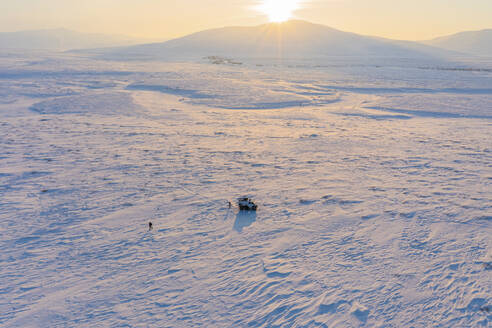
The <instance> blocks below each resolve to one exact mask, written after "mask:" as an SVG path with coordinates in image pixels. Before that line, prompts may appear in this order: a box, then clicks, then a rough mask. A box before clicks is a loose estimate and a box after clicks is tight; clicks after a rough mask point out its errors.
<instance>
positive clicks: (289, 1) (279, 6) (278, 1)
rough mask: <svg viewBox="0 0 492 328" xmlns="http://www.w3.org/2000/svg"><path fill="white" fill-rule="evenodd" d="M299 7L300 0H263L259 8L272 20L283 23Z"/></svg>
mask: <svg viewBox="0 0 492 328" xmlns="http://www.w3.org/2000/svg"><path fill="white" fill-rule="evenodd" d="M297 9H299V0H263V3H262V4H261V5H259V6H258V10H259V11H260V12H262V13H263V14H265V15H267V16H268V18H269V19H270V22H275V23H281V22H285V21H287V20H289V19H290V18H291V17H292V13H293V12H294V11H296V10H297Z"/></svg>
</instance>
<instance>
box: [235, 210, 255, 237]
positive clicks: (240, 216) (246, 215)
mask: <svg viewBox="0 0 492 328" xmlns="http://www.w3.org/2000/svg"><path fill="white" fill-rule="evenodd" d="M255 222H256V211H239V212H238V213H237V215H236V221H234V230H236V231H237V232H239V233H241V232H243V229H244V228H247V227H249V226H250V225H252V224H253V223H255Z"/></svg>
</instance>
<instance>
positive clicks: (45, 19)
mask: <svg viewBox="0 0 492 328" xmlns="http://www.w3.org/2000/svg"><path fill="white" fill-rule="evenodd" d="M259 5H261V0H179V1H176V0H138V1H137V0H84V1H73V0H15V1H0V31H3V32H7V31H18V30H25V29H41V28H59V27H64V28H68V29H73V30H77V31H81V32H96V33H107V34H126V35H131V36H136V37H144V38H152V39H156V40H159V39H160V40H164V39H169V38H173V37H178V36H182V35H185V34H189V33H192V32H197V31H200V30H204V29H208V28H214V27H222V26H229V25H256V24H261V23H266V22H267V21H268V17H267V16H266V15H265V14H263V13H260V12H259V11H258V10H256V9H257V8H258V6H259ZM294 14H295V17H296V18H299V19H305V20H308V21H311V22H315V23H321V24H324V25H328V26H331V27H334V28H337V29H341V30H344V31H349V32H355V33H359V34H366V35H376V36H382V37H389V38H396V39H407V40H421V39H428V38H432V37H436V36H441V35H446V34H451V33H455V32H458V31H463V30H477V29H485V28H492V18H491V17H492V1H491V0H466V1H464V0H412V1H406V0H305V1H304V2H303V3H302V4H301V8H300V9H299V10H297V11H296V12H295V13H294Z"/></svg>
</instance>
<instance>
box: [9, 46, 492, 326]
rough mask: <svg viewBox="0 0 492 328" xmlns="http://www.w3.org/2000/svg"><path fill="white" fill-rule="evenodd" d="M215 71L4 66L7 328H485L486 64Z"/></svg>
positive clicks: (490, 115)
mask: <svg viewBox="0 0 492 328" xmlns="http://www.w3.org/2000/svg"><path fill="white" fill-rule="evenodd" d="M224 63H225V65H214V64H212V63H210V62H209V61H208V60H206V59H203V60H201V61H197V62H189V63H163V62H160V63H159V62H111V61H103V60H95V59H88V58H83V57H81V56H78V55H75V54H68V53H67V54H48V53H32V54H29V53H23V54H20V53H13V52H11V53H6V52H4V53H2V54H1V56H0V249H1V252H0V326H2V327H491V325H492V60H491V61H487V60H484V61H483V62H481V63H480V64H470V63H464V64H463V63H462V64H452V63H442V64H436V63H421V62H412V61H411V60H410V61H396V60H388V59H381V60H374V61H370V60H365V59H361V58H331V59H326V60H324V61H322V62H321V61H317V62H315V61H312V62H311V61H297V62H293V61H292V62H289V61H284V62H275V61H269V60H264V61H262V60H251V61H244V63H243V65H235V64H231V63H230V62H229V61H225V62H224ZM464 68H466V69H464ZM470 68H471V69H470ZM243 195H250V196H253V197H254V199H255V200H257V202H258V204H259V210H258V212H257V213H256V214H244V213H238V211H237V210H236V209H234V208H233V209H228V207H227V200H231V201H234V200H235V198H237V197H239V196H243ZM149 221H152V222H153V223H154V230H153V231H151V232H148V231H147V224H148V222H149Z"/></svg>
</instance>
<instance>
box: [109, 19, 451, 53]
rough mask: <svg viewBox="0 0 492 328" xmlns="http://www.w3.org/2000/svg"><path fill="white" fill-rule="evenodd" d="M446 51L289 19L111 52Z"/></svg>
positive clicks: (213, 31) (208, 32)
mask: <svg viewBox="0 0 492 328" xmlns="http://www.w3.org/2000/svg"><path fill="white" fill-rule="evenodd" d="M443 53H446V51H444V50H441V49H438V48H435V47H432V46H428V45H422V44H419V43H415V42H410V41H393V40H388V39H383V38H376V37H370V36H362V35H358V34H355V33H349V32H343V31H339V30H336V29H333V28H330V27H327V26H324V25H319V24H312V23H309V22H306V21H300V20H291V21H288V22H285V23H270V24H264V25H259V26H252V27H224V28H218V29H211V30H206V31H202V32H198V33H194V34H191V35H188V36H185V37H182V38H178V39H174V40H171V41H167V42H162V43H154V44H145V45H137V46H132V47H126V48H120V49H113V50H109V51H107V52H106V54H105V55H106V56H109V57H111V58H121V59H159V58H173V59H176V58H183V59H186V58H190V57H199V56H208V55H220V56H232V57H238V58H241V57H264V58H279V57H281V58H306V57H325V56H383V57H384V56H388V57H402V58H407V57H408V58H415V57H419V58H424V57H429V56H439V55H441V54H443Z"/></svg>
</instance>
